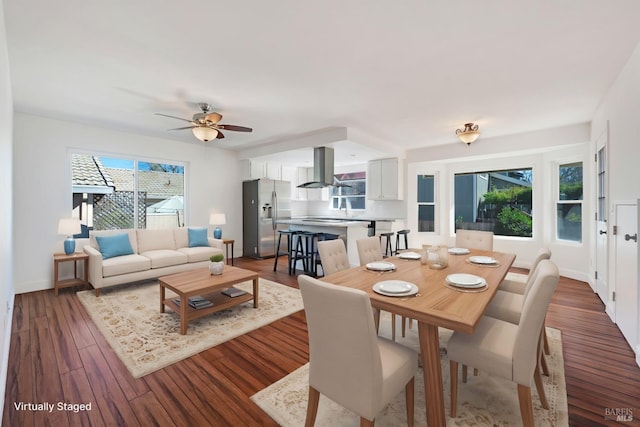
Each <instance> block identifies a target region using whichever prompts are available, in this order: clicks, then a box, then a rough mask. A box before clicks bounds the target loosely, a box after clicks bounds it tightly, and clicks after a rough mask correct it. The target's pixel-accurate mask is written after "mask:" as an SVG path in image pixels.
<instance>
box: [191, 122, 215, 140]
mask: <svg viewBox="0 0 640 427" xmlns="http://www.w3.org/2000/svg"><path fill="white" fill-rule="evenodd" d="M191 132H193V135H194V136H195V137H196V138H198V139H199V140H200V141H202V142H208V141H211V140H212V139H215V138H216V136H218V131H217V130H215V129H212V128H210V127H208V126H198V127H195V128H193V129H191Z"/></svg>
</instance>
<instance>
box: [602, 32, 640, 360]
mask: <svg viewBox="0 0 640 427" xmlns="http://www.w3.org/2000/svg"><path fill="white" fill-rule="evenodd" d="M638 117H640V44H638V46H636V49H635V51H634V53H633V55H632V56H631V57H630V58H629V61H628V62H627V64H626V65H625V67H624V68H623V69H622V71H621V72H620V74H619V76H618V78H617V79H616V81H615V82H614V83H613V85H612V87H611V89H610V90H609V92H608V93H607V95H606V97H605V98H604V99H603V101H602V103H601V104H600V106H599V107H598V109H597V110H596V113H595V115H594V118H593V121H592V129H591V136H592V140H593V141H595V140H596V138H598V136H599V135H600V134H601V133H602V132H603V131H605V130H606V126H607V121H609V145H608V153H609V165H608V175H609V186H608V187H609V198H608V201H607V205H608V210H609V218H610V219H611V221H610V222H614V221H615V218H614V215H613V214H614V209H615V204H616V203H619V202H627V201H635V200H638V199H639V198H640V185H639V184H640V179H639V178H638V162H639V161H640V138H639V137H638V133H637V131H636V128H637V125H638ZM592 149H594V147H593V146H592ZM592 155H593V154H592ZM609 230H611V228H610V227H609ZM639 231H640V230H639ZM613 244H614V240H613V237H612V236H610V235H609V251H610V253H612V249H613V247H614V246H613ZM593 251H594V252H595V249H593ZM638 253H639V254H640V251H638ZM638 263H639V264H640V260H638ZM608 266H609V274H608V276H609V291H610V292H613V291H615V290H616V277H615V269H614V267H615V259H614V258H613V257H612V256H610V257H609V264H608ZM629 268H636V269H637V268H638V265H636V266H629ZM636 286H637V287H638V289H639V290H640V283H637V284H636ZM639 294H640V292H639ZM607 304H608V305H607V312H608V313H614V314H615V306H614V307H611V306H610V305H615V304H614V303H613V302H612V301H607ZM638 308H639V309H638V310H637V313H636V316H637V322H638V330H640V301H638ZM638 339H639V340H640V337H638ZM634 351H635V353H636V362H637V363H638V364H639V365H640V346H637V347H636V348H635V349H634Z"/></svg>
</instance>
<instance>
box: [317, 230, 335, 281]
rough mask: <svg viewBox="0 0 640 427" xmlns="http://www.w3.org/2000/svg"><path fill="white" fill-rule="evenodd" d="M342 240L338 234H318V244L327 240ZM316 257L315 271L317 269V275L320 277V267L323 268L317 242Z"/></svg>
mask: <svg viewBox="0 0 640 427" xmlns="http://www.w3.org/2000/svg"><path fill="white" fill-rule="evenodd" d="M338 238H340V236H339V235H337V234H332V233H318V240H317V241H318V242H322V241H325V240H336V239H338ZM313 255H314V257H315V263H314V269H315V271H314V272H315V275H316V276H317V275H318V265H319V266H320V267H322V261H321V260H320V254H319V253H318V245H317V242H316V245H315V251H314V253H313ZM322 275H323V276H324V267H322Z"/></svg>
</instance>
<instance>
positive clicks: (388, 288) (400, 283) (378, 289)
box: [373, 280, 418, 297]
mask: <svg viewBox="0 0 640 427" xmlns="http://www.w3.org/2000/svg"><path fill="white" fill-rule="evenodd" d="M373 291H374V292H375V293H377V294H380V295H384V296H388V297H409V296H413V295H418V287H417V286H416V285H415V284H413V283H411V282H406V281H404V280H383V281H382V282H378V283H376V284H374V285H373Z"/></svg>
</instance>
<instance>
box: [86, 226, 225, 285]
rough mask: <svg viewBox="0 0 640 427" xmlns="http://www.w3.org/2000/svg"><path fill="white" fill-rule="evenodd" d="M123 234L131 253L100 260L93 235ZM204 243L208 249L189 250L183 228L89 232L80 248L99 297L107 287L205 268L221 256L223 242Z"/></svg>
mask: <svg viewBox="0 0 640 427" xmlns="http://www.w3.org/2000/svg"><path fill="white" fill-rule="evenodd" d="M123 233H126V234H127V235H128V237H129V243H130V244H131V249H132V250H133V254H131V255H121V256H114V257H111V258H107V259H103V256H102V253H101V252H100V246H99V244H98V241H97V240H96V236H115V235H117V234H120V235H121V234H123ZM207 241H208V243H209V246H197V247H189V231H188V229H187V228H185V227H181V228H174V229H167V230H143V229H140V230H133V229H126V230H100V231H91V232H90V233H89V244H88V245H86V246H84V248H83V250H84V252H85V253H87V254H88V255H89V283H91V285H92V286H93V287H94V288H95V290H96V296H100V290H101V289H102V288H105V287H108V286H114V285H119V284H122V283H129V282H135V281H138V280H147V279H154V278H158V277H160V276H166V275H167V274H173V273H179V272H182V271H187V270H193V269H196V268H205V267H207V266H208V265H209V257H211V256H212V255H215V254H223V250H222V249H223V243H222V240H220V239H214V238H211V237H208V238H207Z"/></svg>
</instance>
